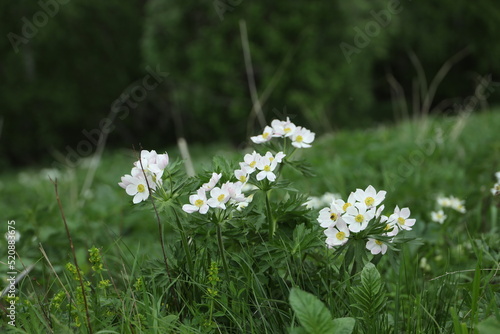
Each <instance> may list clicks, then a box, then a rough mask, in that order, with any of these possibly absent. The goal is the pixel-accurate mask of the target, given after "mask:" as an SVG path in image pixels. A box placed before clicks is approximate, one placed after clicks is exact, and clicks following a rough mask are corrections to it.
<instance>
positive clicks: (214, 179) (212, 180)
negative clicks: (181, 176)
mask: <svg viewBox="0 0 500 334" xmlns="http://www.w3.org/2000/svg"><path fill="white" fill-rule="evenodd" d="M221 177H222V173H219V174H217V173H212V177H211V178H210V180H209V181H208V182H207V183H204V184H202V186H201V188H203V190H205V191H210V190H212V189H213V188H214V187H215V185H216V184H217V182H219V180H220V178H221Z"/></svg>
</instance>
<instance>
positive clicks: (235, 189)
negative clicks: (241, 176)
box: [221, 182, 245, 202]
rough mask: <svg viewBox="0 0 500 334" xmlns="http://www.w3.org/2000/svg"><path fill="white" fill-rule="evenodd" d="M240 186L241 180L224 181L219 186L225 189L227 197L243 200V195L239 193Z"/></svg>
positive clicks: (238, 200)
mask: <svg viewBox="0 0 500 334" xmlns="http://www.w3.org/2000/svg"><path fill="white" fill-rule="evenodd" d="M242 188H243V183H242V182H226V183H224V184H223V185H222V187H221V189H222V190H223V191H227V193H228V194H229V198H230V199H231V200H232V201H235V202H243V201H245V195H243V194H242V193H241V189H242Z"/></svg>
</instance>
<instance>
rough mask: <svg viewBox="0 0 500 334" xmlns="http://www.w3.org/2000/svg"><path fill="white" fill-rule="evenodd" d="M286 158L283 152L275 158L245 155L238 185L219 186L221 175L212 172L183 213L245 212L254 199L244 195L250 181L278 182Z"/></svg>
mask: <svg viewBox="0 0 500 334" xmlns="http://www.w3.org/2000/svg"><path fill="white" fill-rule="evenodd" d="M284 157H285V154H284V153H283V152H278V153H277V154H276V155H273V154H272V153H271V152H267V153H266V154H265V155H264V156H262V155H260V154H259V153H257V152H255V151H254V152H253V153H249V154H246V155H245V156H244V157H243V162H240V163H239V167H240V168H239V169H236V170H235V171H234V172H233V174H234V178H235V179H236V181H235V182H232V181H227V182H225V183H223V184H222V185H220V186H218V183H219V181H220V179H221V178H222V173H219V174H217V173H212V176H211V178H210V180H209V181H208V182H207V183H204V184H202V185H201V187H200V188H199V189H198V190H197V191H196V193H195V194H192V195H191V196H189V204H184V205H183V206H182V210H184V211H185V212H187V213H193V212H199V213H201V214H206V213H207V212H208V210H209V209H210V208H213V209H216V208H220V209H222V210H225V209H226V208H227V206H231V207H234V208H236V210H238V211H240V210H242V209H244V208H245V207H247V206H248V204H249V203H250V202H251V201H252V198H253V197H252V196H251V195H250V196H245V195H244V194H243V191H244V190H245V188H246V186H247V184H250V185H252V183H250V182H249V181H252V182H254V183H256V181H263V180H267V181H268V182H274V181H276V169H277V168H278V166H279V164H280V163H281V162H282V161H283V158H284ZM254 180H255V181H254Z"/></svg>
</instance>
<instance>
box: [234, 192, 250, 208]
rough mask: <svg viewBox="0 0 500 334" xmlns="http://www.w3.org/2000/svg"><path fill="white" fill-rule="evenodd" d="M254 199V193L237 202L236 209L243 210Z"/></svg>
mask: <svg viewBox="0 0 500 334" xmlns="http://www.w3.org/2000/svg"><path fill="white" fill-rule="evenodd" d="M252 200H253V195H250V196H248V197H246V198H245V200H244V201H243V202H237V203H236V210H238V211H242V210H243V209H244V208H246V207H247V206H248V205H249V204H250V203H251V202H252Z"/></svg>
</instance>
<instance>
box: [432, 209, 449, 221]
mask: <svg viewBox="0 0 500 334" xmlns="http://www.w3.org/2000/svg"><path fill="white" fill-rule="evenodd" d="M431 219H432V221H434V222H436V223H439V224H442V223H444V221H445V220H446V215H445V214H444V212H443V210H439V211H437V212H436V211H432V212H431Z"/></svg>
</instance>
